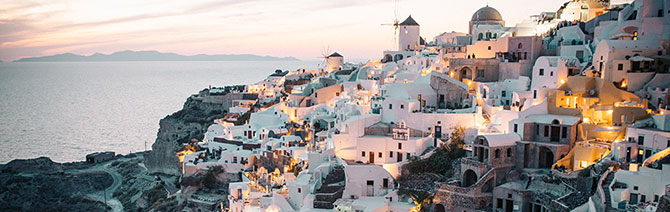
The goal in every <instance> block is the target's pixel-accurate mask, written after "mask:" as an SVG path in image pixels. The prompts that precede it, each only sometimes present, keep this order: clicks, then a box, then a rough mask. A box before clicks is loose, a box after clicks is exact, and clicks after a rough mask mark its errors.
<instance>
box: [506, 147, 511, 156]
mask: <svg viewBox="0 0 670 212" xmlns="http://www.w3.org/2000/svg"><path fill="white" fill-rule="evenodd" d="M507 157H508V158H509V157H512V148H511V147H508V148H507Z"/></svg>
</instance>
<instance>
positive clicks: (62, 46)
mask: <svg viewBox="0 0 670 212" xmlns="http://www.w3.org/2000/svg"><path fill="white" fill-rule="evenodd" d="M565 1H567V0H495V1H493V0H492V1H485V0H468V1H457V0H422V1H409V0H406V1H398V2H397V4H396V1H394V0H383V1H382V0H365V1H362V0H338V1H324V0H318V1H317V0H232V1H198V2H196V1H157V0H148V1H135V0H115V1H97V0H95V1H94V0H48V1H31V0H25V1H24V0H20V1H16V0H0V60H3V61H12V60H16V59H19V58H22V57H33V56H45V55H52V54H60V53H67V52H72V53H77V54H84V55H89V54H93V53H95V52H101V53H112V52H115V51H121V50H158V51H161V52H174V53H179V54H184V55H193V54H201V53H202V54H243V53H249V54H258V55H270V56H279V57H285V56H294V57H297V58H299V59H302V60H316V59H317V57H319V56H320V55H321V52H322V51H323V50H324V49H326V48H327V47H329V48H330V50H332V51H338V52H340V53H341V54H343V55H344V56H345V58H353V59H364V58H368V59H369V58H377V57H380V55H381V52H382V51H383V50H385V49H392V48H393V47H394V45H393V40H392V38H393V30H392V28H391V27H390V26H381V25H380V24H383V23H391V22H392V19H393V16H394V15H393V14H394V9H395V8H396V5H397V9H398V18H399V19H400V21H402V20H404V19H405V18H406V17H407V16H408V15H410V14H411V15H412V17H414V19H415V20H416V21H417V22H419V24H420V25H421V36H423V37H424V38H426V39H427V40H432V38H433V37H434V36H435V35H437V34H439V33H441V32H445V31H460V32H466V31H467V28H468V21H469V20H470V18H471V16H472V14H473V13H474V12H475V11H476V10H477V9H479V8H480V7H483V6H485V5H486V4H487V3H488V4H489V5H490V6H491V7H494V8H496V9H498V10H499V11H500V13H501V14H502V16H503V18H504V19H505V21H506V23H507V25H508V26H513V25H514V24H515V23H518V22H520V21H521V20H523V19H527V18H528V15H529V14H539V13H540V12H543V11H556V10H557V9H558V8H559V7H560V6H561V5H562V4H563V3H564V2H565Z"/></svg>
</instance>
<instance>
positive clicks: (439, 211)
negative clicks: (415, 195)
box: [435, 204, 444, 212]
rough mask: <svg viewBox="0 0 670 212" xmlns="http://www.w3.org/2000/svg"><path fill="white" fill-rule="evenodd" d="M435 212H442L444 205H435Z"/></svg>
mask: <svg viewBox="0 0 670 212" xmlns="http://www.w3.org/2000/svg"><path fill="white" fill-rule="evenodd" d="M435 212H444V205H442V204H437V205H435Z"/></svg>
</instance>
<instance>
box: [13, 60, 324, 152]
mask: <svg viewBox="0 0 670 212" xmlns="http://www.w3.org/2000/svg"><path fill="white" fill-rule="evenodd" d="M316 64H317V63H316V62H306V61H288V62H287V61H280V62H274V61H273V62H267V61H263V62H237V61H236V62H58V63H0V149H1V150H0V163H6V162H8V161H10V160H13V159H19V158H34V157H39V156H47V157H50V158H52V159H53V160H54V161H59V162H65V161H75V160H83V159H84V157H85V156H86V154H88V153H91V152H96V151H114V152H117V153H122V154H127V153H130V152H137V151H144V150H145V144H146V148H147V149H151V144H153V142H154V140H155V139H156V133H157V132H158V122H159V120H160V119H161V118H163V117H165V116H166V115H168V114H171V113H173V112H175V111H177V110H179V109H181V107H182V105H183V103H184V101H185V100H186V98H187V97H188V96H190V95H191V94H193V93H197V92H198V91H199V90H201V89H203V88H206V87H208V86H209V85H212V86H224V85H233V84H248V83H253V82H257V81H260V80H262V79H264V78H265V77H266V76H268V75H269V74H271V73H273V72H274V70H275V69H278V68H279V69H284V70H295V69H297V68H302V67H304V68H315V66H316Z"/></svg>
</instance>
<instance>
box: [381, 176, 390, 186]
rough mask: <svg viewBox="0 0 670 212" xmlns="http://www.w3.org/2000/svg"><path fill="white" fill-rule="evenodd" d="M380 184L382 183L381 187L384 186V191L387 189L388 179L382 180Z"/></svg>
mask: <svg viewBox="0 0 670 212" xmlns="http://www.w3.org/2000/svg"><path fill="white" fill-rule="evenodd" d="M382 183H383V184H382V186H384V188H385V189H388V188H389V179H388V178H384V180H383V181H382Z"/></svg>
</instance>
